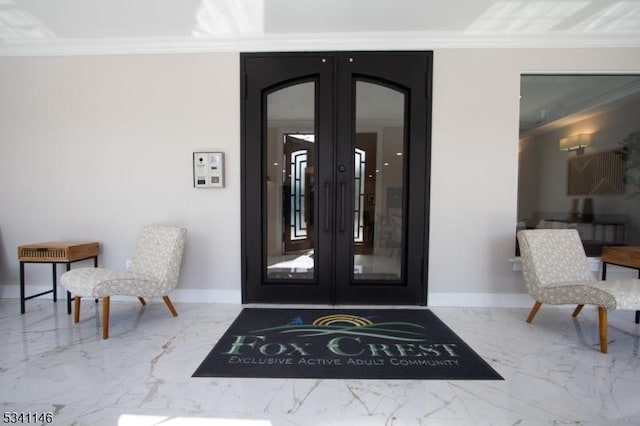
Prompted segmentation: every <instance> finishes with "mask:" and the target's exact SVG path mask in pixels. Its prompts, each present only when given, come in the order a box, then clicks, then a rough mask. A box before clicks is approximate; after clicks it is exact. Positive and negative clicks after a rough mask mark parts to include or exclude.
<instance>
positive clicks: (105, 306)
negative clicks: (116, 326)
mask: <svg viewBox="0 0 640 426" xmlns="http://www.w3.org/2000/svg"><path fill="white" fill-rule="evenodd" d="M102 338H103V339H108V338H109V297H108V296H107V297H103V298H102Z"/></svg>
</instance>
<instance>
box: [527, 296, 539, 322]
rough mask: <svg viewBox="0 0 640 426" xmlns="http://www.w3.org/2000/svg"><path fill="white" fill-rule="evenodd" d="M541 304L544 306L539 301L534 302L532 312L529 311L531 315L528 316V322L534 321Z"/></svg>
mask: <svg viewBox="0 0 640 426" xmlns="http://www.w3.org/2000/svg"><path fill="white" fill-rule="evenodd" d="M540 306H542V303H540V302H537V301H536V303H534V304H533V308H531V312H529V316H528V317H527V322H528V323H531V321H533V317H535V316H536V314H537V313H538V310H539V309H540Z"/></svg>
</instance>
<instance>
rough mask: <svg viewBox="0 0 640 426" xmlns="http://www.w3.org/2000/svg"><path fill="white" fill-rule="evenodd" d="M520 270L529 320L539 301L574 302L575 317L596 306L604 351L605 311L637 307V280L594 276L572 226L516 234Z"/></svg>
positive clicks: (639, 288) (639, 296) (639, 293)
mask: <svg viewBox="0 0 640 426" xmlns="http://www.w3.org/2000/svg"><path fill="white" fill-rule="evenodd" d="M517 238H518V243H519V245H520V254H521V257H522V273H523V276H524V281H525V284H526V286H527V291H528V292H529V295H530V296H531V297H532V298H533V299H534V300H535V304H534V305H533V308H532V309H531V312H530V313H529V317H528V318H527V322H528V323H531V321H533V318H534V317H535V316H536V314H537V313H538V310H539V309H540V306H542V304H543V303H548V304H552V305H560V304H576V305H577V307H576V309H575V310H574V311H573V316H574V317H576V316H577V315H578V314H579V313H580V311H581V310H582V307H583V306H584V305H596V306H597V307H598V321H599V332H600V351H601V352H602V353H607V350H608V347H607V312H608V311H609V310H614V309H624V310H634V311H635V310H638V309H640V280H638V279H630V280H616V281H600V280H597V279H596V277H595V275H594V274H593V272H591V270H590V268H589V263H588V260H587V256H586V255H585V252H584V247H583V245H582V241H581V240H580V236H579V234H578V231H576V230H575V229H531V230H523V231H519V232H518V234H517Z"/></svg>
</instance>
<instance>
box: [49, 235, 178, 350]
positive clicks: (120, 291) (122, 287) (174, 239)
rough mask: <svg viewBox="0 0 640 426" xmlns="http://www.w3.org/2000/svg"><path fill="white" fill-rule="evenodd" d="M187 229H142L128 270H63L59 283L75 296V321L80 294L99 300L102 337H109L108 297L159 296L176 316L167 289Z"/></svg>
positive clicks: (171, 284) (171, 285)
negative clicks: (100, 304) (100, 301)
mask: <svg viewBox="0 0 640 426" xmlns="http://www.w3.org/2000/svg"><path fill="white" fill-rule="evenodd" d="M186 234H187V231H186V230H185V229H184V228H176V227H172V226H147V227H145V228H143V230H142V232H141V234H140V236H139V237H138V241H137V243H136V248H135V251H134V254H133V257H132V259H131V266H130V267H129V270H127V271H113V270H109V269H104V268H77V269H73V270H71V271H68V272H65V273H64V274H62V276H61V277H60V283H61V284H62V285H63V286H64V287H65V288H66V289H67V290H68V291H70V292H71V294H72V295H74V296H75V300H74V322H76V323H77V322H79V321H80V300H81V298H82V297H91V298H94V299H96V301H97V299H99V298H101V299H102V306H103V308H102V338H103V339H107V338H108V337H109V302H110V297H111V296H116V295H117V296H135V297H137V298H138V300H140V303H142V304H143V305H146V302H145V300H144V298H145V297H157V296H161V297H162V299H163V300H164V302H165V303H166V305H167V307H168V308H169V311H171V314H172V315H173V316H174V317H175V316H178V313H177V312H176V309H175V307H174V306H173V304H172V303H171V300H170V299H169V296H168V294H169V292H170V291H171V290H172V289H173V288H175V287H176V285H177V284H178V276H179V274H180V265H181V264H182V252H183V250H184V243H185V239H186Z"/></svg>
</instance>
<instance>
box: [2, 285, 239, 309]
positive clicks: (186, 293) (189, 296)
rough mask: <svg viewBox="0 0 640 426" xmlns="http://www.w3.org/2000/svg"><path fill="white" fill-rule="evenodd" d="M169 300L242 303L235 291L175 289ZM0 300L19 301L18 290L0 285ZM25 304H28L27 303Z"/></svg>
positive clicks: (29, 288)
mask: <svg viewBox="0 0 640 426" xmlns="http://www.w3.org/2000/svg"><path fill="white" fill-rule="evenodd" d="M47 290H51V285H48V286H47V285H26V286H25V293H26V295H27V297H28V296H29V295H30V294H38V293H42V292H43V291H47ZM66 294H67V292H66V291H65V289H64V288H62V287H58V300H66V298H67V296H66ZM169 296H170V297H171V300H172V301H174V302H184V303H230V304H236V305H239V304H240V303H242V295H241V293H240V291H237V290H195V289H176V290H173V291H172V292H171V293H169ZM40 298H41V299H47V298H48V299H52V298H53V295H52V294H45V295H43V296H40ZM0 299H20V288H19V287H18V286H12V285H0ZM130 299H131V298H130V297H127V296H114V297H112V298H111V300H114V301H118V300H130ZM27 303H29V302H28V301H27Z"/></svg>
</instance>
